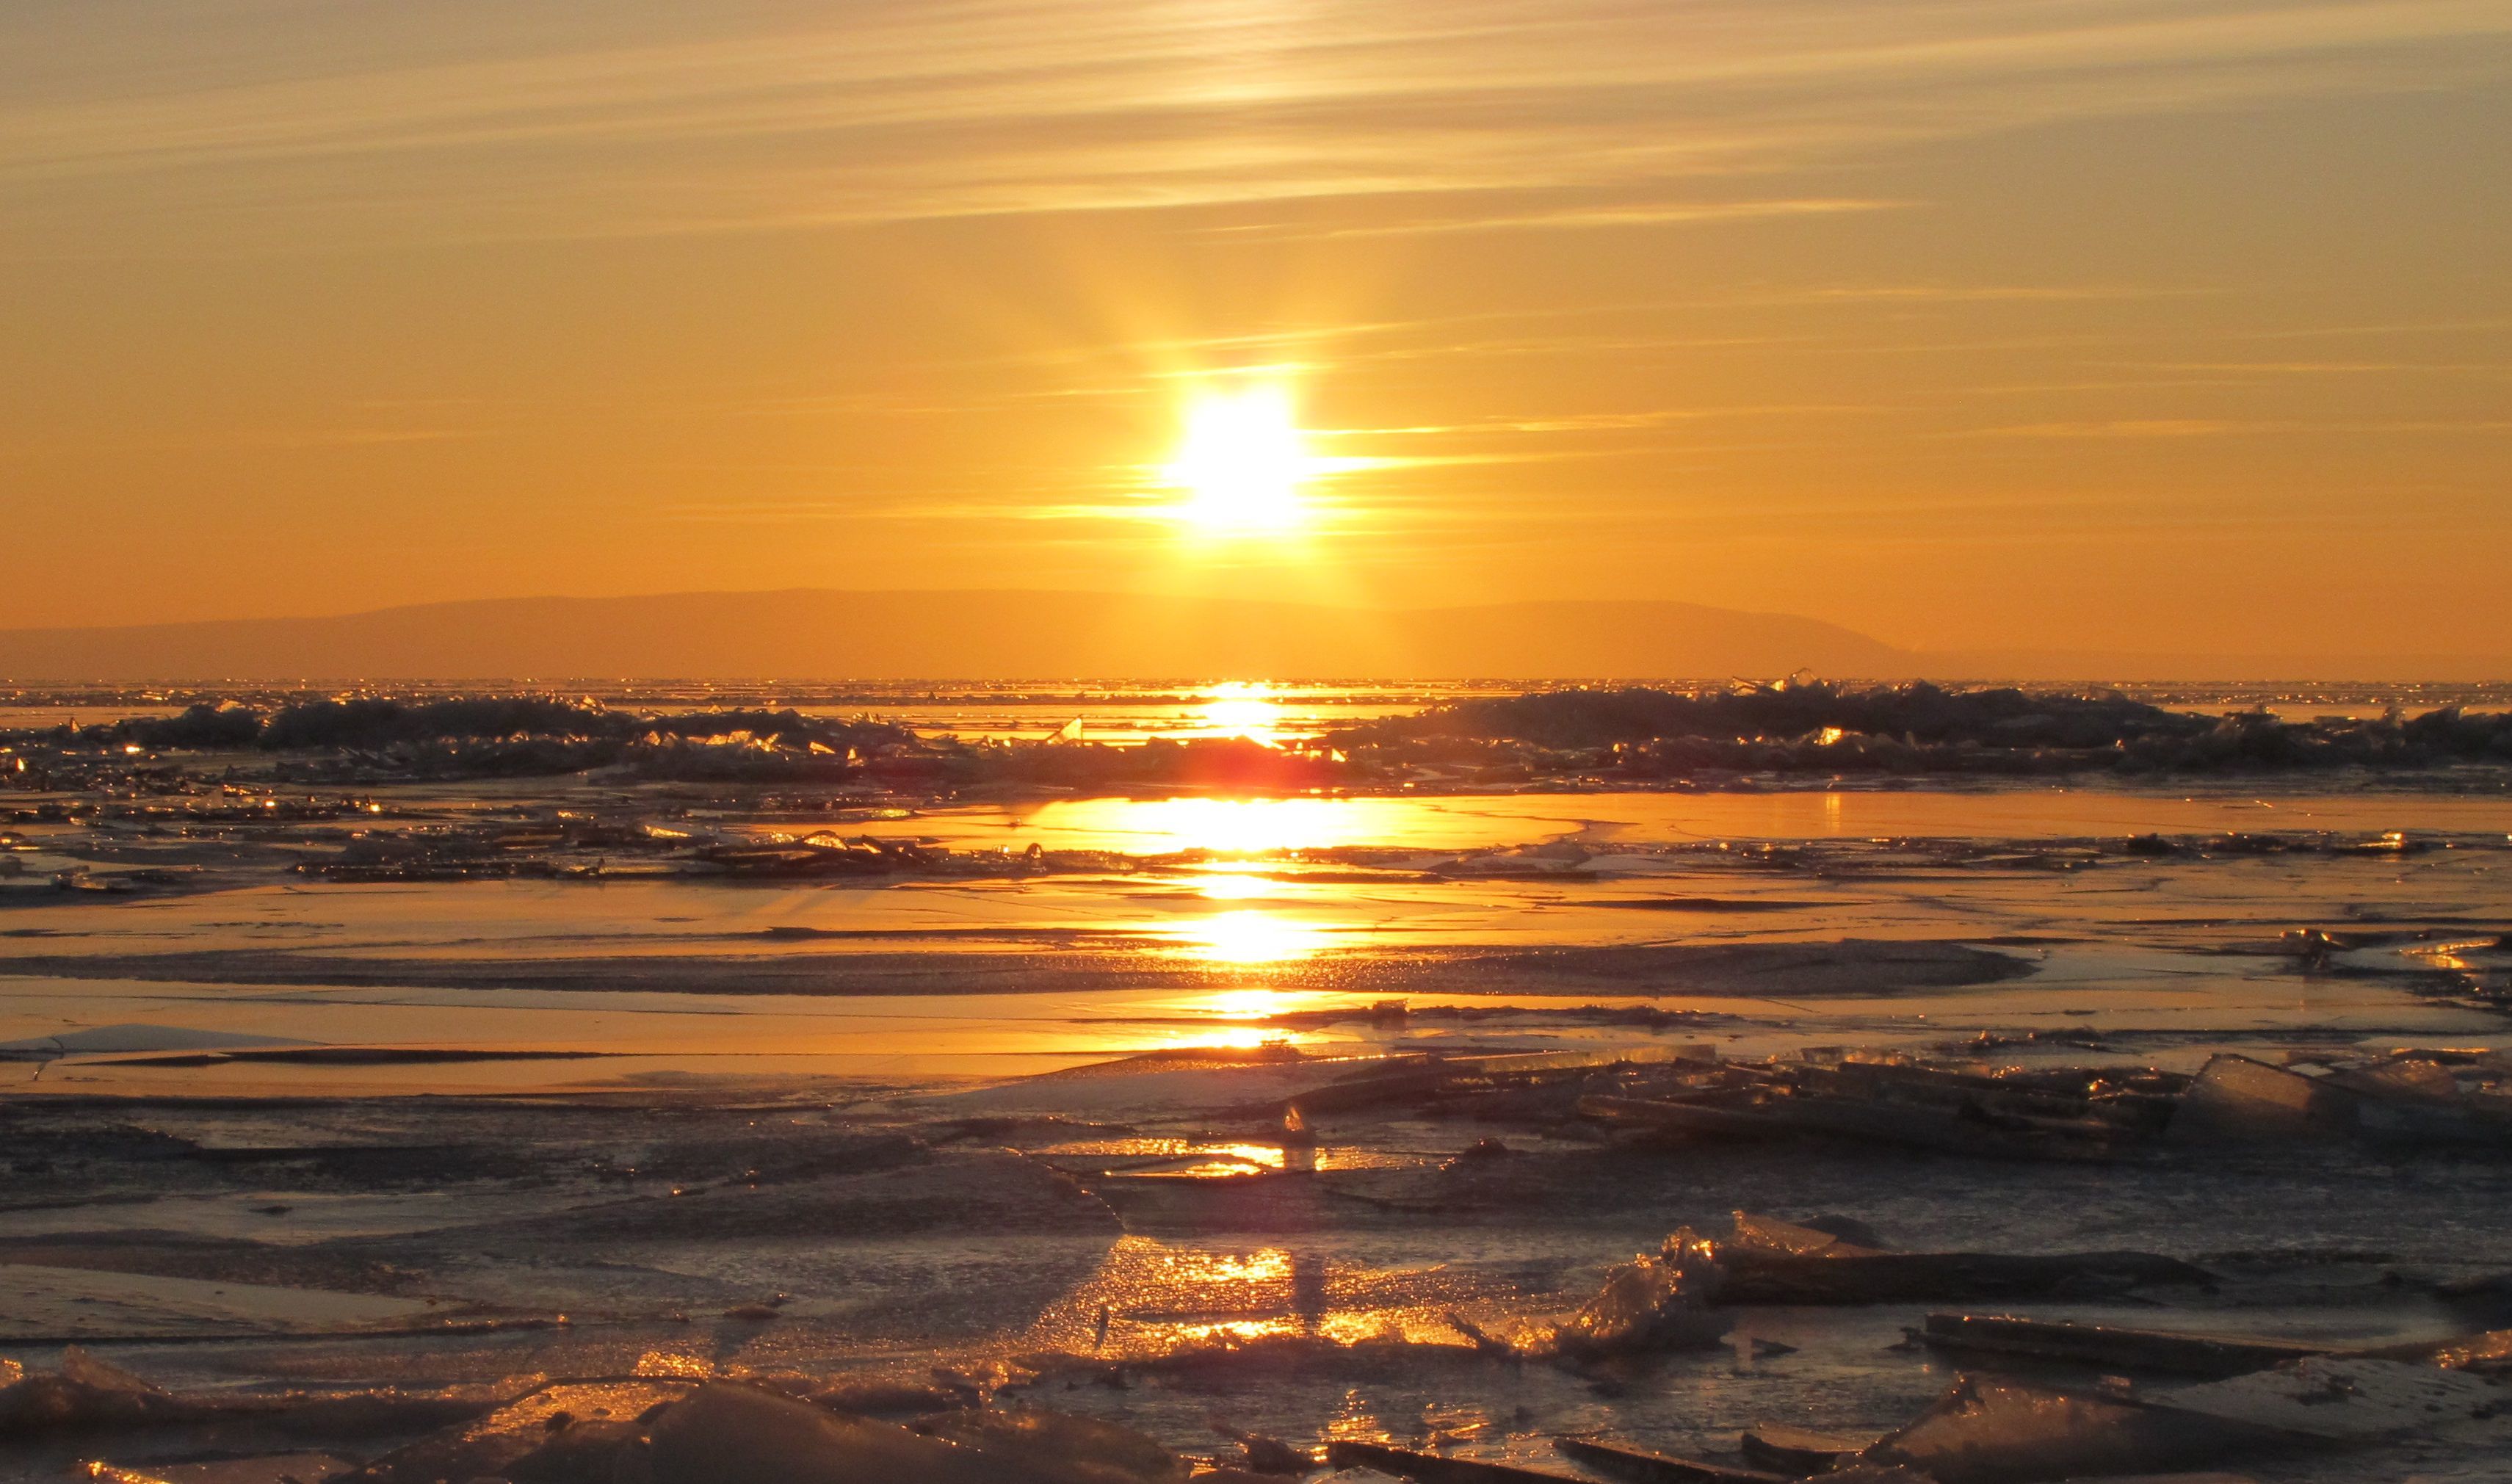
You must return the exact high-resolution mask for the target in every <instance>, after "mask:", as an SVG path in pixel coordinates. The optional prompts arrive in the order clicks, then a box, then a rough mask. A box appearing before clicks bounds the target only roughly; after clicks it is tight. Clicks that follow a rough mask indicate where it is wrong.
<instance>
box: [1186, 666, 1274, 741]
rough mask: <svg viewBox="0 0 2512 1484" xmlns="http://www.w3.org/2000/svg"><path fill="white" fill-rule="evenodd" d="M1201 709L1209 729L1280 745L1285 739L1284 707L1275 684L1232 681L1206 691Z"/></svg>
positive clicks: (1221, 733)
mask: <svg viewBox="0 0 2512 1484" xmlns="http://www.w3.org/2000/svg"><path fill="white" fill-rule="evenodd" d="M1204 695H1205V697H1206V699H1205V701H1204V703H1203V705H1202V706H1201V707H1200V708H1199V709H1200V711H1201V713H1202V719H1203V724H1204V727H1205V729H1207V730H1209V731H1211V732H1214V733H1216V734H1218V735H1221V736H1225V737H1246V738H1248V739H1250V740H1252V741H1257V742H1262V743H1264V744H1265V745H1266V746H1268V747H1276V746H1279V745H1280V744H1281V741H1282V708H1281V707H1280V706H1279V705H1278V704H1276V702H1275V700H1274V699H1273V696H1274V687H1273V686H1271V685H1268V684H1266V683H1263V682H1261V681H1231V682H1229V683H1224V684H1220V685H1215V686H1213V687H1212V688H1211V689H1209V690H1207V691H1205V692H1204Z"/></svg>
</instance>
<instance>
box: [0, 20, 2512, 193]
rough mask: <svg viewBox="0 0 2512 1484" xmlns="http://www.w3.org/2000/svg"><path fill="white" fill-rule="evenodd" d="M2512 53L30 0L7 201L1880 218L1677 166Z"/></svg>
mask: <svg viewBox="0 0 2512 1484" xmlns="http://www.w3.org/2000/svg"><path fill="white" fill-rule="evenodd" d="M431 10H432V11H434V12H437V13H438V14H437V15H435V17H434V18H433V23H432V24H431V23H429V20H428V19H427V18H423V17H416V16H414V14H413V13H414V12H417V11H431ZM107 13H109V14H107ZM135 18H136V19H137V23H134V21H135ZM2507 46H2512V11H2507V10H2506V9H2505V8H2504V7H2503V6H2502V5H2501V4H2500V3H2499V0H2316V3H2314V0H2248V3H2226V0H2196V3H2188V4H2180V5H2175V6H2171V7H2157V6H2154V5H2152V4H2149V3H2145V0H2021V3H2018V0H1944V3H1940V4H1935V5H1930V6H1925V7H1909V6H1882V5H1876V4H1873V3H1872V0H1703V3H1695V4H1686V5H1681V6H1674V5H1658V6H1642V5H1633V4H1629V3H1628V0H1435V3H1434V0H1390V3H1386V4H1381V5H1371V6H1324V5H1320V4H1315V3H1313V0H1141V3H1134V4H1124V5H1111V4H1106V3H1101V0H915V3H905V0H899V3H872V0H853V3H844V4H838V5H825V4H823V5H804V4H800V3H795V0H729V3H726V4H724V5H717V6H706V7H687V8H668V9H666V10H664V11H660V12H648V11H646V10H644V9H643V8H624V7H622V8H610V7H593V8H588V7H583V6H578V5H573V4H567V3H563V0H505V3H504V4H501V5H498V6H486V5H479V4H471V3H445V4H439V5H436V6H433V7H415V6H396V7H356V8H344V7H324V6H306V5H296V4H275V3H237V0H228V3H223V4H221V3H216V0H122V3H117V4H113V5H98V4H91V3H89V0H20V3H19V4H17V5H15V6H13V7H11V8H10V9H9V11H8V12H7V13H6V14H5V16H0V57H6V58H8V59H10V61H9V63H8V65H9V66H10V67H11V68H12V75H13V77H14V79H15V81H14V83H13V86H12V87H11V89H10V90H9V93H8V100H7V101H5V102H0V186H5V188H6V189H8V190H9V191H10V192H11V194H12V195H13V196H15V197H16V198H17V202H16V207H15V209H14V214H15V215H17V216H18V218H19V223H20V225H19V234H20V236H24V235H28V234H31V233H33V232H34V231H35V230H36V229H37V228H39V227H40V226H42V225H43V224H44V223H45V222H48V221H49V222H52V223H54V224H55V225H57V226H58V225H59V224H60V223H61V222H63V221H64V220H67V221H70V222H72V223H75V222H76V221H78V220H81V219H86V218H87V217H90V216H93V215H97V214H98V213H102V212H105V211H106V208H108V207H110V206H112V205H114V204H116V203H117V202H118V203H119V204H120V205H122V206H124V207H128V208H131V209H133V210H134V211H139V210H144V211H146V212H148V213H152V214H155V215H156V216H157V217H159V218H160V219H163V218H165V217H167V216H169V215H173V216H177V217H179V218H181V219H184V220H188V221H191V222H192V223H194V224H195V229H196V230H197V228H198V226H199V225H200V224H203V223H207V224H213V225H216V226H218V227H220V228H222V229H223V230H225V231H227V232H229V233H231V234H237V235H241V236H246V237H251V236H253V235H254V234H255V233H259V234H262V235H264V236H265V237H285V236H286V235H288V234H289V233H292V232H294V233H300V234H301V233H302V232H304V231H305V230H306V229H307V228H308V227H309V225H312V226H315V227H319V228H320V230H321V232H323V233H327V234H337V233H341V232H346V231H350V230H354V229H358V228H361V227H363V228H366V229H369V230H376V229H386V228H388V229H390V230H393V231H395V232H399V233H403V234H410V233H419V234H433V235H438V236H448V235H451V236H461V235H492V236H493V235H556V236H568V235H601V234H632V233H650V232H680V231H708V230H737V229H747V228H763V227H777V226H794V225H804V224H810V223H830V222H868V221H890V220H900V219H910V218H918V217H935V216H953V215H989V214H1005V213H1053V212H1107V211H1138V210H1143V209H1157V208H1203V209H1232V208H1236V209H1251V208H1252V209H1258V210H1260V211H1261V209H1262V208H1264V207H1265V206H1266V205H1267V204H1269V203H1281V202H1288V201H1317V200H1325V201H1358V200H1361V199H1364V198H1373V197H1387V196H1391V195H1396V194H1403V193H1413V194H1432V195H1457V194H1460V193H1511V192H1527V193H1542V192H1549V191H1558V190H1562V189H1579V190H1589V191H1594V192H1599V193H1602V194H1603V195H1605V196H1607V197H1614V198H1619V199H1609V200H1603V201H1599V202H1597V203H1595V204H1591V205H1588V206H1583V207H1577V208H1557V207H1551V206H1545V207H1540V208H1536V209H1526V208H1522V207H1511V206H1508V205H1506V204H1504V205H1502V206H1501V207H1499V208H1498V209H1496V210H1482V209H1470V210H1465V211H1458V212H1450V213H1444V214H1433V216H1432V217H1430V218H1427V219H1416V220H1411V221H1400V220H1399V221H1396V222H1394V223H1392V224H1391V223H1389V222H1385V221H1374V220H1361V221H1346V222H1338V223H1330V224H1327V228H1326V229H1332V230H1351V229H1364V230H1385V231H1407V232H1421V231H1459V230H1473V229H1478V228H1486V227H1498V226H1522V227H1531V228H1555V229H1557V228H1572V227H1601V226H1613V225H1618V224H1640V223H1663V222H1684V221H1701V220H1712V219H1719V218H1720V217H1721V216H1722V215H1756V214H1778V213H1799V212H1802V213H1823V212H1833V211H1844V210H1872V209H1874V208H1875V207H1876V206H1877V205H1879V204H1880V203H1876V202H1867V201H1854V200H1839V199H1830V198H1825V197H1818V196H1812V195H1806V194H1801V193H1786V192H1782V193H1769V194H1768V195H1767V197H1766V198H1764V199H1749V198H1748V197H1747V196H1735V197H1734V199H1696V198H1710V197H1713V196H1721V195H1729V194H1732V193H1712V192H1707V191H1702V190H1699V189H1686V190H1682V191H1669V190H1668V184H1669V183H1670V182H1696V183H1699V182H1707V181H1709V180H1711V179H1730V180H1732V179H1733V178H1734V177H1736V176H1740V175H1764V176H1767V175H1769V174H1771V173H1773V172H1778V171H1786V170H1791V169H1798V168H1803V167H1807V166H1810V165H1819V164H1822V163H1824V162H1827V161H1837V160H1840V159H1842V158H1845V157H1850V156H1854V155H1855V154H1857V153H1858V152H1860V151H1864V150H1871V149H1873V148H1876V147H1878V146H1883V145H1890V144H1893V143H1897V142H1906V141H1910V140H1917V139H1928V138H1938V137H1949V136H1955V135H1964V134H1979V133H1984V132H1989V131H1995V130H2001V129H2010V128H2014V127H2018V126H2021V125H2027V124H2032V123H2036V122H2043V121H2047V120H2052V119H2061V118H2069V117H2080V116H2087V115H2094V114H2118V113H2134V112H2140V111H2156V110H2171V109H2187V108H2203V107H2214V106H2219V105H2222V104H2225V103H2228V102H2239V101H2243V100H2249V99H2258V98H2274V97H2281V96H2292V95H2298V94H2312V93H2332V92H2349V91H2363V90H2384V89H2421V88H2431V87H2435V86H2439V85H2444V84H2447V83H2448V82H2450V81H2452V80H2453V79H2462V80H2465V79H2469V78H2474V77H2485V76H2499V75H2501V74H2502V72H2503V71H2504V69H2505V67H2506V63H2507ZM141 176H144V177H146V183H145V184H144V186H143V185H137V184H134V185H132V186H129V187H120V188H115V189H113V190H107V191H105V192H103V193H102V194H101V195H100V194H99V192H98V190H96V189H91V188H89V186H90V185H92V184H93V183H95V182H100V181H111V180H115V179H125V180H130V179H134V178H135V177H141ZM125 191H127V192H128V194H121V192H125ZM1240 224H1242V225H1243V224H1245V223H1240Z"/></svg>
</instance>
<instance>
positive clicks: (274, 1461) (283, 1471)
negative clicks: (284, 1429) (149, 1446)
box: [78, 1453, 356, 1484]
mask: <svg viewBox="0 0 2512 1484" xmlns="http://www.w3.org/2000/svg"><path fill="white" fill-rule="evenodd" d="M355 1466H356V1465H355V1464H351V1463H350V1462H349V1461H348V1460H346V1459H343V1458H339V1457H337V1456H335V1455H333V1454H329V1453H274V1454H265V1455H262V1456H260V1457H258V1458H242V1459H220V1460H218V1461H217V1462H216V1463H208V1464H147V1465H145V1466H142V1467H137V1468H124V1467H121V1466H119V1465H117V1464H109V1463H106V1462H104V1461H103V1460H100V1459H99V1460H96V1461H93V1462H91V1463H89V1464H86V1465H85V1467H84V1469H83V1470H82V1471H81V1473H80V1474H79V1475H78V1476H79V1477H81V1478H86V1479H92V1480H97V1481H98V1484H313V1481H315V1480H319V1479H329V1478H331V1477H333V1476H334V1475H335V1474H341V1473H346V1472H348V1471H349V1470H350V1469H352V1468H354V1467H355Z"/></svg>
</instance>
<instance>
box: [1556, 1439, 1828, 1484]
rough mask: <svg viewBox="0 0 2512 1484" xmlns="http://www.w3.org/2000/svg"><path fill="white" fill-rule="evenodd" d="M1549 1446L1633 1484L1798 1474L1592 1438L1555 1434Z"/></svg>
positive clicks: (1714, 1482) (1756, 1483)
mask: <svg viewBox="0 0 2512 1484" xmlns="http://www.w3.org/2000/svg"><path fill="white" fill-rule="evenodd" d="M1552 1446H1553V1447H1555V1448H1558V1449H1560V1450H1561V1452H1562V1454H1563V1455H1564V1456H1566V1457H1568V1458H1570V1459H1572V1460H1575V1461H1576V1462H1578V1463H1581V1464H1586V1465H1588V1466H1589V1467H1590V1468H1593V1469H1595V1470H1596V1471H1598V1472H1599V1473H1609V1474H1612V1475H1613V1476H1614V1477H1615V1478H1618V1479H1629V1480H1632V1481H1634V1484H1783V1481H1785V1480H1788V1479H1793V1478H1796V1477H1798V1475H1796V1474H1792V1473H1769V1472H1765V1471H1763V1470H1762V1469H1759V1468H1735V1467H1731V1466H1729V1465H1728V1464H1709V1463H1704V1462H1703V1461H1701V1460H1699V1459H1683V1458H1676V1457H1675V1456H1674V1455H1672V1454H1668V1453H1652V1452H1650V1451H1649V1450H1647V1449H1645V1448H1632V1447H1629V1446H1626V1445H1624V1444H1621V1443H1599V1442H1596V1441H1594V1440H1593V1439H1591V1438H1581V1437H1556V1438H1554V1439H1553V1440H1552Z"/></svg>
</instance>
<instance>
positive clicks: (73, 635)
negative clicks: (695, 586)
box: [0, 589, 1912, 683]
mask: <svg viewBox="0 0 2512 1484" xmlns="http://www.w3.org/2000/svg"><path fill="white" fill-rule="evenodd" d="M1911 664H1912V657H1911V656H1909V655H1907V654H1905V653H1904V652H1903V651H1901V650H1899V649H1896V648H1894V647H1893V646H1892V645H1890V644H1883V643H1880V642H1879V641H1876V640H1873V639H1870V638H1868V637H1866V636H1865V635H1863V634H1859V633H1856V632H1854V631H1852V630H1849V629H1845V628H1841V627H1839V626H1838V625H1835V624H1828V623H1823V622H1819V621H1817V620H1814V619H1808V618H1795V617H1789V616H1786V615H1782V614H1768V613H1744V612H1737V611H1734V610H1731V609H1726V608H1714V607H1705V606H1702V605H1695V604H1684V603H1651V602H1592V603H1579V602H1553V603H1513V604H1488V605H1471V606H1460V607H1443V608H1417V609H1405V610H1393V611H1382V610H1371V609H1359V608H1342V607H1333V606H1328V605H1317V604H1303V603H1270V602H1260V601H1247V600H1238V599H1202V598H1184V597H1167V596H1144V595H1135V594H1111V593H1067V592H1022V591H1005V590H992V589H988V590H975V591H963V592H844V591H834V590H821V589H798V590H789V591H784V592H763V593H666V594H659V595H654V596H648V597H637V598H511V599H488V600H479V601H473V602H463V603H442V604H426V605H412V606H405V607H391V608H381V609H376V610H374V611H371V612H364V613H351V614H345V615H342V616H339V617H333V618H260V619H230V620H219V621H213V622H203V623H180V624H149V625H143V626H137V627H129V628H76V629H69V628H64V629H20V630H15V631H0V678H5V679H7V680H10V681H13V682H17V683H40V682H75V681H90V680H97V681H104V680H131V681H141V680H145V681H211V680H237V681H243V680H255V681H276V680H297V679H304V680H344V679H359V678H372V679H393V680H488V679H503V680H523V679H531V678H538V679H545V680H556V679H578V678H616V679H677V680H702V679H768V678H773V679H785V680H944V679H950V680H972V679H1022V680H1039V679H1049V678H1085V677H1086V678H1094V679H1115V678H1138V677H1141V678H1150V677H1209V676H1228V675H1238V676H1249V677H1265V676H1271V677H1285V678H1287V677H1292V676H1313V677H1334V676H1344V677H1362V676H1367V677H1383V678H1394V677H1408V676H1420V677H1438V678H1457V677H1484V678H1493V679H1517V678H1525V679H1543V678H1555V677H1570V676H1578V677H1587V678H1618V677H1629V678H1635V679H1636V678H1647V677H1659V676H1668V675H1728V674H1737V675H1772V676H1778V675H1786V674H1787V673H1789V672H1790V671H1793V670H1797V669H1803V668H1812V669H1816V670H1820V671H1822V672H1824V673H1825V674H1831V675H1887V674H1900V673H1904V672H1906V671H1908V670H1909V668H1910V666H1911Z"/></svg>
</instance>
